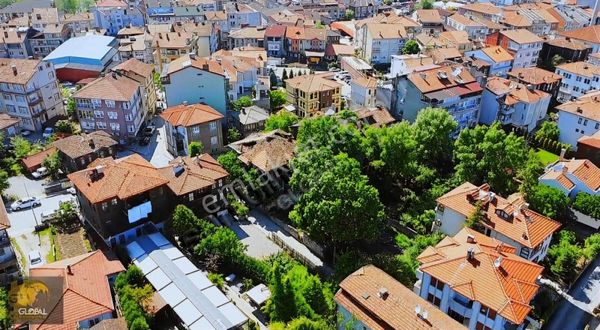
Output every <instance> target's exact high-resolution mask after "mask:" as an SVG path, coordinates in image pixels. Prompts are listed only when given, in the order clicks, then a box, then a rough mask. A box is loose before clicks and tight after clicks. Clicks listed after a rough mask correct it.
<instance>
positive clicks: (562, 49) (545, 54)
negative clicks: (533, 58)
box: [540, 37, 592, 63]
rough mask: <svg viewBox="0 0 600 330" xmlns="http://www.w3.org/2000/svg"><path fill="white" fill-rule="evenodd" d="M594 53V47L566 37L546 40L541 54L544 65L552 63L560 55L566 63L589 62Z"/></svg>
mask: <svg viewBox="0 0 600 330" xmlns="http://www.w3.org/2000/svg"><path fill="white" fill-rule="evenodd" d="M591 52H592V47H590V46H588V45H586V44H585V43H584V42H582V41H579V40H575V39H571V38H564V37H557V38H554V39H549V40H545V41H544V44H543V45H542V51H541V52H540V61H542V63H552V59H553V58H554V56H556V55H558V56H560V57H561V58H563V59H564V60H565V61H566V62H579V61H585V60H587V58H588V56H589V55H590V53H591Z"/></svg>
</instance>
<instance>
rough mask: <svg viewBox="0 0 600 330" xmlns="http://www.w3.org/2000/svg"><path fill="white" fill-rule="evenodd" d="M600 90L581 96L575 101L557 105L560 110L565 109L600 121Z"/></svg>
mask: <svg viewBox="0 0 600 330" xmlns="http://www.w3.org/2000/svg"><path fill="white" fill-rule="evenodd" d="M599 107H600V92H592V93H588V94H585V95H583V96H581V97H579V98H578V99H577V100H575V101H570V102H565V103H563V104H560V105H558V106H557V107H556V109H557V110H559V111H565V112H569V113H572V114H574V115H577V116H581V117H584V118H590V119H593V120H595V121H600V111H598V109H599Z"/></svg>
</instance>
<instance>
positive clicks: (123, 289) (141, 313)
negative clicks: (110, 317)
mask: <svg viewBox="0 0 600 330" xmlns="http://www.w3.org/2000/svg"><path fill="white" fill-rule="evenodd" d="M115 291H116V293H117V295H118V296H119V303H120V305H121V310H122V311H123V316H124V317H125V321H127V328H128V329H135V330H146V329H150V325H149V324H148V323H149V322H148V321H149V320H151V319H152V315H150V314H149V313H148V312H147V311H146V307H147V306H148V304H149V302H150V301H151V299H152V296H153V294H154V290H153V289H152V286H151V285H150V284H148V283H145V282H144V274H143V273H142V271H141V270H140V269H139V268H137V267H136V266H133V265H131V266H129V268H128V269H127V271H126V272H123V273H121V274H119V275H118V276H117V279H116V280H115Z"/></svg>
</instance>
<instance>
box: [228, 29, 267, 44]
mask: <svg viewBox="0 0 600 330" xmlns="http://www.w3.org/2000/svg"><path fill="white" fill-rule="evenodd" d="M264 40H265V27H262V26H261V27H244V28H241V29H236V30H231V32H229V49H232V48H236V47H245V46H251V47H264Z"/></svg>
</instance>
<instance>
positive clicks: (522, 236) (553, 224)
mask: <svg viewBox="0 0 600 330" xmlns="http://www.w3.org/2000/svg"><path fill="white" fill-rule="evenodd" d="M472 196H475V199H479V198H483V199H484V200H483V201H484V203H485V205H487V211H486V214H487V217H486V218H487V219H486V221H485V222H484V223H483V225H484V226H486V227H488V228H490V229H492V230H494V231H496V232H498V233H500V234H502V235H504V236H506V237H508V238H510V239H512V240H514V241H516V242H518V243H519V244H522V245H524V246H526V247H529V248H535V247H537V246H538V245H540V244H542V243H543V241H544V240H545V239H546V238H547V237H548V236H550V235H552V233H554V232H555V231H557V230H558V229H559V228H560V223H558V222H557V221H554V220H552V219H550V218H548V217H545V216H543V215H541V214H539V213H537V212H534V211H532V210H529V209H524V208H523V206H524V204H525V202H524V201H523V200H522V199H517V200H511V201H509V200H507V199H504V198H502V197H500V196H497V195H494V198H493V200H492V201H491V202H489V198H490V197H489V196H490V191H489V186H487V185H482V186H480V187H477V186H475V185H473V184H471V183H469V182H465V183H463V184H462V185H460V186H458V187H457V188H455V189H454V190H452V191H450V192H448V193H446V194H445V195H443V196H442V197H440V198H438V199H437V202H438V203H439V204H442V205H444V206H445V207H448V208H450V209H452V210H454V211H456V212H458V213H460V214H462V215H463V216H464V217H465V218H466V217H468V216H470V215H471V213H473V210H475V205H474V204H475V200H471V197H472ZM497 208H499V209H505V208H510V209H511V210H513V211H514V210H519V209H521V211H520V212H517V213H516V215H514V214H513V212H506V213H508V214H509V216H510V217H511V219H510V220H505V219H503V218H501V217H500V216H499V215H498V214H496V209H497Z"/></svg>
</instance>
